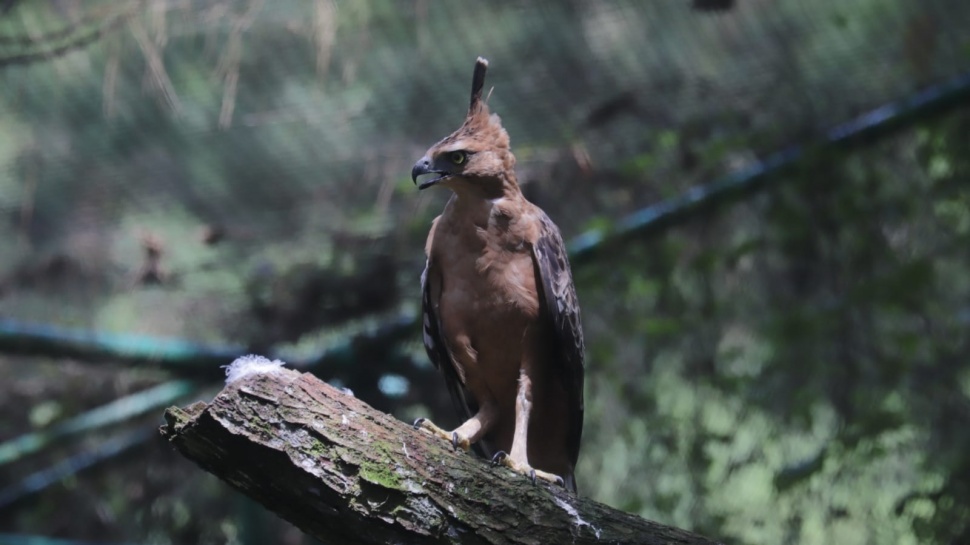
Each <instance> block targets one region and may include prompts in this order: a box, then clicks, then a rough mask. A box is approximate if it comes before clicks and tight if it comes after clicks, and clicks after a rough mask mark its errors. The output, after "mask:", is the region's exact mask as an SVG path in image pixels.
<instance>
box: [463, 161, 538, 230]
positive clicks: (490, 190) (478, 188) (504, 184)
mask: <svg viewBox="0 0 970 545" xmlns="http://www.w3.org/2000/svg"><path fill="white" fill-rule="evenodd" d="M452 189H453V190H454V195H452V197H451V201H450V202H449V203H448V207H447V208H446V210H445V214H446V215H447V216H451V217H453V218H454V219H455V220H458V221H459V222H463V223H464V222H467V223H468V224H470V225H473V226H475V227H479V228H484V227H486V226H487V225H488V224H489V219H491V216H492V215H493V213H495V205H496V204H499V203H504V204H511V203H517V202H519V201H524V200H525V197H524V196H523V195H522V190H521V189H519V184H518V183H517V182H516V179H515V174H514V173H508V174H503V175H502V176H501V177H496V178H490V179H487V180H476V181H475V182H474V183H468V184H460V185H459V184H456V185H455V186H454V187H453V188H452ZM503 208H505V207H503ZM503 213H504V212H503Z"/></svg>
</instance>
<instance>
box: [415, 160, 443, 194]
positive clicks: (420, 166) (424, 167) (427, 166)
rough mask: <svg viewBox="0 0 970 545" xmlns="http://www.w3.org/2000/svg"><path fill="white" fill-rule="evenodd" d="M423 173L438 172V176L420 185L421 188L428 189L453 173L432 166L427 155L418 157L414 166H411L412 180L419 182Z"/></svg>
mask: <svg viewBox="0 0 970 545" xmlns="http://www.w3.org/2000/svg"><path fill="white" fill-rule="evenodd" d="M422 174H437V175H438V177H437V178H432V179H430V180H427V181H424V182H421V184H419V185H418V189H419V190H421V189H428V188H429V187H431V186H433V185H435V184H437V183H438V182H440V181H441V180H444V179H445V178H447V177H448V176H451V173H449V172H446V171H444V170H437V169H434V168H432V165H431V159H428V158H427V157H422V158H420V159H418V162H417V163H414V166H413V167H411V180H412V181H413V182H414V183H416V184H417V183H418V176H421V175H422Z"/></svg>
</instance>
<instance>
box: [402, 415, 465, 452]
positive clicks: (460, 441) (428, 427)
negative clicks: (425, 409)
mask: <svg viewBox="0 0 970 545" xmlns="http://www.w3.org/2000/svg"><path fill="white" fill-rule="evenodd" d="M414 429H416V430H424V431H426V432H428V433H430V434H431V435H434V436H435V437H440V438H441V439H443V440H445V441H448V442H449V443H451V446H452V447H454V448H455V450H457V449H461V450H464V451H465V452H468V449H470V448H471V443H470V442H469V441H468V438H467V437H464V436H462V435H459V434H458V432H457V431H452V432H448V431H445V430H443V429H441V428H439V427H438V426H436V425H435V424H434V422H432V421H430V420H428V419H427V418H419V419H417V420H415V421H414Z"/></svg>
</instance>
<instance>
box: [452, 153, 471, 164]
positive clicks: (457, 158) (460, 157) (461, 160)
mask: <svg viewBox="0 0 970 545" xmlns="http://www.w3.org/2000/svg"><path fill="white" fill-rule="evenodd" d="M448 160H449V161H451V162H452V164H455V165H464V164H465V161H467V160H468V154H467V153H465V152H464V151H453V152H451V153H449V154H448Z"/></svg>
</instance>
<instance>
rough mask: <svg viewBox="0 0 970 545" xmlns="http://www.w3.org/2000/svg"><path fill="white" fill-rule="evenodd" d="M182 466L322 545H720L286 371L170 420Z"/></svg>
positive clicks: (170, 414)
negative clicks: (535, 480) (186, 462)
mask: <svg viewBox="0 0 970 545" xmlns="http://www.w3.org/2000/svg"><path fill="white" fill-rule="evenodd" d="M165 417H166V421H167V424H166V425H165V426H163V427H162V429H161V432H162V434H163V435H164V436H165V437H166V438H168V440H169V441H170V442H171V443H172V444H173V445H174V446H175V448H176V449H178V450H179V452H181V453H182V454H183V455H184V456H186V457H187V458H189V459H191V460H193V461H194V462H196V463H197V464H199V465H200V466H201V467H202V468H203V469H205V470H207V471H209V472H211V473H213V474H215V475H216V476H218V477H219V478H221V479H222V480H224V481H226V482H228V483H229V484H231V485H232V486H234V487H235V488H237V489H238V490H240V491H241V492H243V493H244V494H246V495H248V496H250V497H252V498H254V499H256V500H257V501H259V502H260V503H262V504H263V505H264V506H266V507H267V508H269V509H271V510H273V511H275V512H276V513H277V514H278V515H279V516H281V517H283V518H284V519H286V520H288V521H290V522H292V523H293V524H295V525H296V526H298V527H299V528H300V529H302V530H303V531H304V532H306V533H307V534H309V535H311V536H313V537H315V538H316V539H318V540H320V541H321V542H323V543H326V544H328V545H332V544H343V543H347V544H351V543H352V544H381V545H383V544H385V543H455V544H458V543H461V544H465V543H483V544H484V543H489V544H499V543H535V544H559V543H563V544H566V543H576V544H582V543H645V544H665V545H669V544H691V545H709V544H712V543H714V542H712V541H710V540H708V539H706V538H703V537H701V536H698V535H695V534H691V533H689V532H685V531H683V530H679V529H676V528H671V527H667V526H662V525H660V524H657V523H654V522H650V521H647V520H644V519H641V518H638V517H636V516H633V515H630V514H627V513H623V512H621V511H617V510H614V509H611V508H609V507H607V506H605V505H603V504H600V503H596V502H594V501H592V500H589V499H585V498H580V497H576V496H574V495H572V494H570V493H569V492H567V491H566V490H565V489H562V488H559V487H556V486H551V485H547V484H545V483H542V482H541V481H540V483H539V484H538V485H533V484H532V482H531V481H529V480H528V479H526V478H524V477H522V476H520V475H518V474H515V473H513V472H511V471H509V470H507V469H505V468H504V467H496V466H492V465H490V464H488V463H486V462H485V461H483V460H481V459H478V458H476V457H474V456H473V455H471V454H467V453H464V452H455V451H454V450H452V448H451V445H450V444H446V443H445V442H443V441H441V440H439V439H437V438H434V437H432V436H430V435H428V434H426V433H424V432H421V431H416V430H414V429H413V428H412V427H411V426H409V425H407V424H405V423H402V422H400V421H398V420H396V419H394V418H393V417H391V416H389V415H387V414H384V413H381V412H378V411H376V410H374V409H372V408H371V407H370V406H368V405H367V404H365V403H364V402H362V401H360V400H358V399H356V398H354V397H353V396H352V395H349V394H345V393H343V392H341V391H339V390H337V389H335V388H333V387H331V386H330V385H328V384H326V383H324V382H322V381H320V380H318V379H317V378H315V377H314V376H313V375H310V374H301V373H299V372H296V371H292V370H288V369H278V370H273V371H270V372H264V373H257V374H251V375H249V376H245V377H243V378H240V379H238V380H235V381H233V382H231V383H230V384H229V385H228V386H226V388H225V389H224V390H223V391H222V392H220V393H219V395H218V396H216V398H215V399H214V400H212V402H211V403H209V404H206V403H203V402H198V403H195V404H193V405H190V406H188V407H185V408H184V409H180V408H177V407H173V408H170V409H169V410H168V411H166V413H165Z"/></svg>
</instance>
